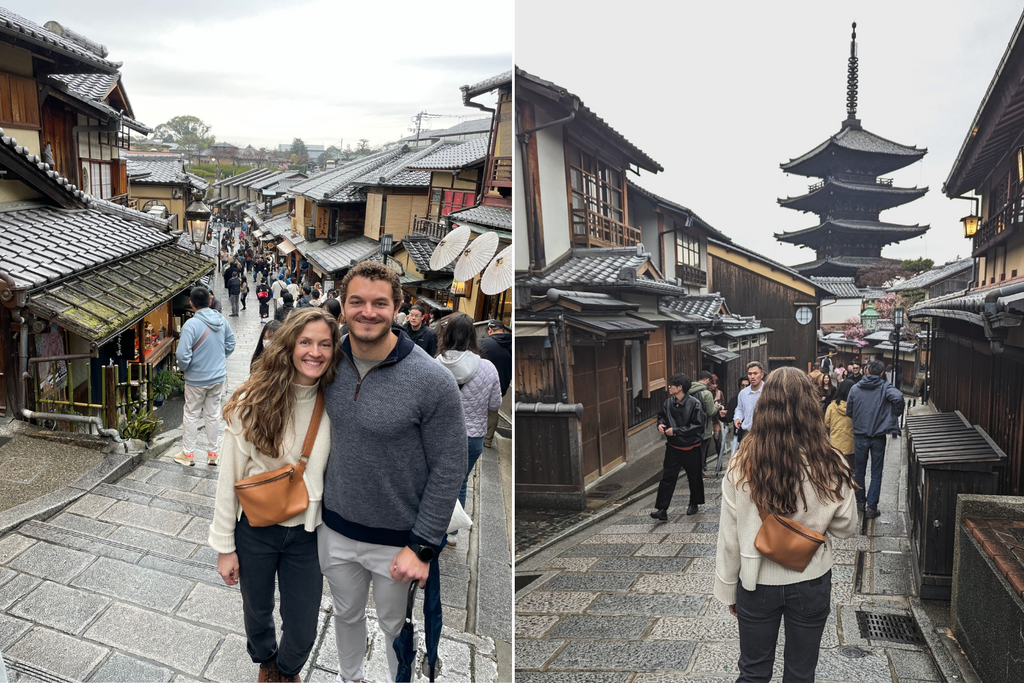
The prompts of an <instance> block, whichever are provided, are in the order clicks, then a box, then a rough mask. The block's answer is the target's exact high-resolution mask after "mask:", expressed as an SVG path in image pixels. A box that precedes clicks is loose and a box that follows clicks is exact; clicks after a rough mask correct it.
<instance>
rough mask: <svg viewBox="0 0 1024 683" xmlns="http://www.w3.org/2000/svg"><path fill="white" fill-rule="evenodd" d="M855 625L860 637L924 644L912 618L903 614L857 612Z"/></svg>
mask: <svg viewBox="0 0 1024 683" xmlns="http://www.w3.org/2000/svg"><path fill="white" fill-rule="evenodd" d="M857 626H858V627H859V628H860V636H861V638H867V639H868V640H887V641H889V642H893V643H911V644H914V645H924V638H922V637H921V633H920V632H919V631H918V630H917V624H915V623H914V618H913V617H909V616H906V615H904V614H879V613H875V612H857Z"/></svg>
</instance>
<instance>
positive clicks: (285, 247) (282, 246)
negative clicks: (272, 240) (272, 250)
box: [277, 240, 295, 254]
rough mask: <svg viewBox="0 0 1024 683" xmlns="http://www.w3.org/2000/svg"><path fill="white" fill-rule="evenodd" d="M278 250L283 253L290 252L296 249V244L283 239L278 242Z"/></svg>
mask: <svg viewBox="0 0 1024 683" xmlns="http://www.w3.org/2000/svg"><path fill="white" fill-rule="evenodd" d="M277 250H278V251H279V252H281V253H282V254H290V253H292V252H293V251H295V245H294V244H292V243H291V242H289V241H288V240H281V241H280V242H278V243H277Z"/></svg>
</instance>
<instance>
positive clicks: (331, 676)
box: [302, 667, 338, 683]
mask: <svg viewBox="0 0 1024 683" xmlns="http://www.w3.org/2000/svg"><path fill="white" fill-rule="evenodd" d="M302 680H304V681H306V683H334V682H335V681H336V680H338V674H336V673H333V672H331V671H326V670H324V669H318V668H316V667H313V671H312V673H310V675H309V678H303V679H302Z"/></svg>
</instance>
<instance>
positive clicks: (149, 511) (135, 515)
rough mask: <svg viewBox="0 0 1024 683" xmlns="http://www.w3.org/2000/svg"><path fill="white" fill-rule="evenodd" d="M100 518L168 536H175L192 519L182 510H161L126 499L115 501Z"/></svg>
mask: <svg viewBox="0 0 1024 683" xmlns="http://www.w3.org/2000/svg"><path fill="white" fill-rule="evenodd" d="M99 518H100V520H102V521H104V522H113V523H114V524H124V525H128V526H134V527H138V528H140V529H147V530H148V531H156V532H159V533H161V534H167V535H168V536H175V535H176V534H177V533H178V532H179V531H181V530H182V529H184V528H185V525H186V524H188V523H189V521H190V519H189V516H188V515H184V514H182V513H180V512H172V511H170V510H160V509H158V508H154V507H151V506H146V505H140V504H138V503H132V502H129V501H125V500H121V501H118V502H117V503H114V505H112V506H110V508H109V509H108V510H107V511H106V512H104V513H103V514H102V515H100V516H99Z"/></svg>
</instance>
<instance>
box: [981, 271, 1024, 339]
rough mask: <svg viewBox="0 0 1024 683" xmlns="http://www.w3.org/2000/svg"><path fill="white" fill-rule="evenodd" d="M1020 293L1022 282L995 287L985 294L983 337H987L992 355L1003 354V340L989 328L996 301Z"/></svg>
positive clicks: (1023, 286) (1023, 285)
mask: <svg viewBox="0 0 1024 683" xmlns="http://www.w3.org/2000/svg"><path fill="white" fill-rule="evenodd" d="M1021 292H1024V282H1018V283H1016V284H1012V285H1006V286H1004V287H997V288H996V289H993V290H990V291H989V292H988V293H987V294H985V311H984V314H983V315H984V319H985V336H986V337H988V340H989V344H990V345H991V347H992V352H993V353H1003V351H1004V347H1003V340H1002V339H1000V338H999V335H998V334H997V333H995V332H994V331H993V330H992V327H991V321H992V319H993V318H994V317H995V316H996V314H997V313H998V311H997V310H996V307H997V306H998V305H999V304H998V301H999V299H1000V298H1002V297H1004V296H1011V295H1013V294H1020V293H1021Z"/></svg>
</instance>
